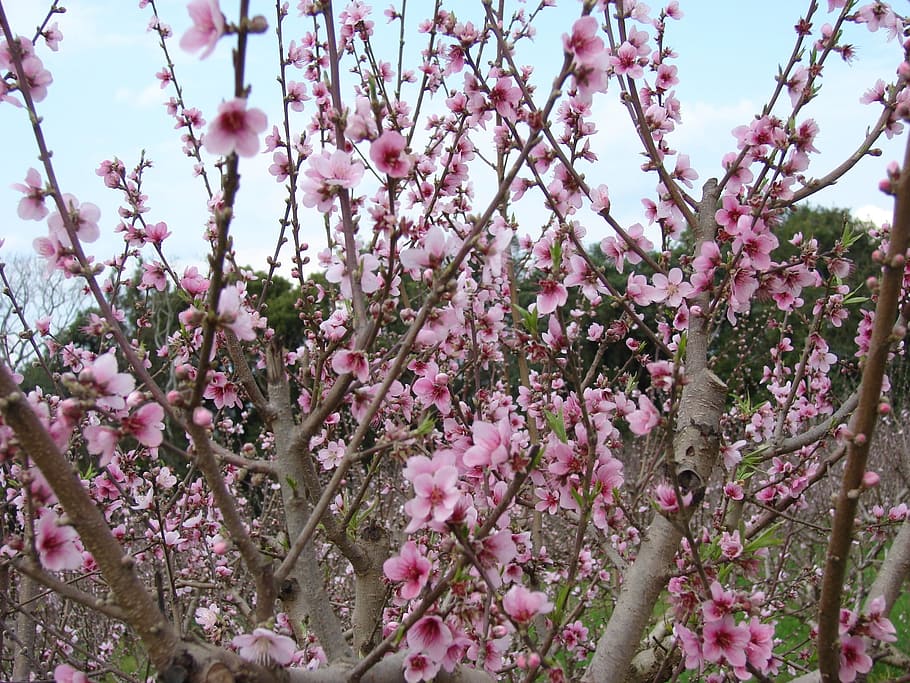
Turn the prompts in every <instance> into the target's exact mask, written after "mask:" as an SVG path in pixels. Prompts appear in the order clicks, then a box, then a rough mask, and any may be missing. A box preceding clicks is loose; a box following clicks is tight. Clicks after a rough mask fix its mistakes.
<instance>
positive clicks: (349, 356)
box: [332, 349, 370, 382]
mask: <svg viewBox="0 0 910 683" xmlns="http://www.w3.org/2000/svg"><path fill="white" fill-rule="evenodd" d="M332 370H334V371H335V372H337V373H338V374H339V375H346V374H348V373H350V374H352V375H354V376H355V377H356V378H357V379H358V380H359V381H361V382H366V381H367V380H368V379H369V378H370V364H369V362H368V361H367V357H366V356H365V355H364V353H363V351H349V350H348V349H342V350H341V351H339V352H338V353H336V354H335V355H334V356H332Z"/></svg>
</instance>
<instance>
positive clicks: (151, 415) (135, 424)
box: [123, 403, 164, 448]
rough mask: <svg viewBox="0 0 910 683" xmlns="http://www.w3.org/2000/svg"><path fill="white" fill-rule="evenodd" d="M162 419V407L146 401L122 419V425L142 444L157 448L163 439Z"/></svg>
mask: <svg viewBox="0 0 910 683" xmlns="http://www.w3.org/2000/svg"><path fill="white" fill-rule="evenodd" d="M162 420H164V408H162V407H161V406H160V405H158V404H157V403H146V404H145V405H144V406H142V407H141V408H139V410H137V411H135V412H134V413H133V414H132V415H130V416H129V418H127V419H126V420H124V421H123V426H124V428H125V429H126V431H127V432H128V433H129V434H131V435H132V436H134V437H135V438H136V440H137V441H138V442H139V443H141V444H142V445H143V446H148V447H149V448H157V447H158V446H160V445H161V442H162V440H163V439H164V435H163V434H162V431H163V430H164V423H163V422H162Z"/></svg>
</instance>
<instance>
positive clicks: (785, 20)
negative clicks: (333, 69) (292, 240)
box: [0, 0, 902, 267]
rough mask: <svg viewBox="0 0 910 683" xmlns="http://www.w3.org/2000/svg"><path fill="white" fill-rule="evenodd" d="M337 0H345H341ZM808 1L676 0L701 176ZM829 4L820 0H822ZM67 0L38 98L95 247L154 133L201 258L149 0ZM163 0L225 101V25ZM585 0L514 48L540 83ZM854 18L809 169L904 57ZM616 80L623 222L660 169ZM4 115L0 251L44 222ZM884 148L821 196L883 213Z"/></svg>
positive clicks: (33, 162)
mask: <svg viewBox="0 0 910 683" xmlns="http://www.w3.org/2000/svg"><path fill="white" fill-rule="evenodd" d="M221 4H222V9H223V10H224V11H225V13H226V14H229V15H230V14H231V13H233V12H236V9H233V8H234V6H235V5H236V3H235V2H229V1H227V0H222V3H221ZM336 4H337V6H338V7H339V8H340V7H343V4H344V3H336ZM388 4H389V2H388V1H386V0H384V1H383V2H380V3H377V4H376V6H375V7H376V9H375V12H374V17H373V18H374V20H375V21H376V24H377V28H379V27H380V26H382V25H384V24H385V17H383V15H382V9H383V8H384V7H386V6H388ZM529 4H530V3H529ZM650 4H651V5H652V7H656V6H657V3H650ZM806 4H807V3H803V2H798V1H796V0H765V2H762V3H756V2H745V1H737V2H716V1H715V0H681V1H680V6H681V8H682V10H683V12H684V13H685V15H686V16H685V17H684V19H683V20H682V21H680V22H671V24H670V27H669V33H668V39H667V42H668V44H669V45H670V46H672V47H673V48H674V49H675V50H676V51H677V52H678V54H679V58H678V60H676V62H675V63H676V64H677V66H678V67H679V78H680V81H681V82H680V85H679V86H678V88H677V92H678V97H679V99H680V100H681V102H682V115H683V125H682V126H681V127H680V129H679V130H678V131H677V132H676V133H674V134H673V136H672V138H671V145H672V146H673V147H674V148H675V149H677V150H679V151H680V152H681V153H686V154H689V155H690V157H691V159H692V164H693V166H694V167H695V168H696V169H697V170H698V172H699V174H700V176H701V180H704V179H706V178H708V177H710V176H712V175H718V174H719V173H720V165H719V164H720V159H721V157H722V156H723V154H724V153H726V152H728V151H731V150H733V149H734V148H735V144H734V139H733V137H732V135H731V134H730V131H731V130H732V129H733V128H734V127H735V126H737V125H740V124H744V123H748V121H749V120H750V119H751V118H752V116H753V115H754V114H755V113H756V112H758V111H759V109H760V108H761V106H762V102H763V99H764V98H765V97H767V95H768V94H769V93H770V92H771V91H772V89H773V87H774V80H773V76H774V74H775V72H776V70H777V66H778V64H779V63H781V62H783V61H784V60H786V59H787V57H788V56H789V54H790V50H791V49H792V45H793V40H794V31H793V25H794V24H795V23H796V21H797V19H798V17H799V12H800V11H801V10H802V9H804V5H806ZM821 4H822V9H823V10H824V8H825V6H826V3H824V2H822V3H821ZM3 5H4V7H5V8H6V10H7V12H8V14H9V15H10V18H11V21H12V22H13V26H14V30H15V31H17V32H19V33H22V34H25V35H31V33H32V32H33V30H34V26H35V25H36V24H37V22H38V21H40V19H41V17H43V11H42V9H41V8H42V7H43V6H44V3H42V2H39V1H37V0H12V1H11V2H10V0H7V1H6V2H4V3H3ZM70 5H71V6H68V7H67V9H68V11H67V13H66V14H64V15H60V16H58V17H57V20H58V22H59V24H60V28H61V30H62V31H63V34H64V41H63V43H62V44H61V50H60V52H58V53H50V52H48V51H47V50H46V49H42V50H41V56H42V58H43V59H44V60H45V64H46V66H47V68H49V69H50V70H51V72H52V73H53V75H54V84H53V85H52V86H51V89H50V93H49V95H48V98H47V99H46V100H45V101H44V102H42V103H40V105H39V107H40V113H41V115H42V116H43V117H44V121H45V133H46V135H47V137H48V140H49V142H50V145H51V148H52V149H53V150H54V162H55V165H56V167H57V171H58V176H59V177H60V179H61V182H62V184H63V188H64V190H65V191H67V192H71V193H73V194H74V195H76V196H77V197H78V198H79V199H80V200H81V201H90V202H94V203H95V204H98V205H99V206H100V207H101V208H102V232H103V233H104V234H105V237H104V241H103V242H102V243H100V244H99V245H98V248H97V249H95V252H96V253H97V254H98V255H99V257H100V258H105V257H107V256H108V255H109V254H111V253H113V252H114V251H115V250H116V249H117V248H118V244H119V243H118V241H117V239H116V238H114V237H111V233H112V229H113V227H114V226H115V225H116V224H117V222H118V219H117V214H116V209H117V205H118V201H119V197H118V196H117V194H116V193H114V192H112V191H110V190H108V189H106V188H105V187H104V186H103V185H102V183H101V181H100V179H99V178H98V177H97V176H96V175H95V173H94V170H95V168H97V166H98V164H99V162H101V161H102V160H103V159H107V158H113V157H114V156H115V155H116V156H118V157H119V158H120V159H122V160H123V161H124V162H125V163H126V164H127V165H128V166H130V165H131V164H133V163H135V161H136V160H137V159H138V157H139V153H140V150H142V149H145V150H146V153H147V154H148V156H149V157H150V158H151V159H152V160H153V161H154V163H155V167H154V168H153V169H152V171H150V172H149V174H148V179H147V186H146V194H148V195H149V202H148V204H149V206H150V207H151V211H150V213H149V215H148V218H149V219H150V220H151V221H153V222H157V221H160V220H164V221H166V222H167V223H168V225H169V227H170V229H171V231H172V232H173V233H174V236H173V237H172V238H171V239H170V240H169V241H170V242H171V244H170V250H169V254H171V255H172V256H173V257H174V260H175V261H177V262H178V263H200V262H202V261H203V259H204V256H205V254H204V243H203V242H202V241H201V239H200V235H201V233H202V226H203V224H204V221H205V215H206V209H205V194H204V191H203V188H202V185H201V182H200V181H199V180H198V179H196V178H194V177H193V176H192V163H191V162H190V161H189V160H188V159H186V158H185V157H183V156H182V154H181V153H180V142H179V131H176V130H174V128H173V120H172V119H171V118H170V117H168V116H167V115H166V113H165V110H164V107H163V106H162V103H163V102H164V101H165V100H167V98H168V97H169V96H170V94H171V93H170V92H169V91H167V90H161V89H160V88H159V84H158V81H157V80H156V79H155V77H154V74H155V73H156V72H157V71H158V70H159V69H161V67H162V66H163V65H164V60H163V56H162V54H161V52H160V49H159V48H158V46H157V40H156V36H155V35H154V34H153V33H149V32H147V30H146V26H147V24H148V19H149V17H150V11H149V10H148V9H145V10H140V9H138V2H136V0H72V2H71V3H70ZM295 5H296V2H293V3H292V7H291V20H292V21H291V22H290V24H289V25H290V27H291V28H290V30H289V35H288V36H287V38H288V39H290V38H296V39H298V40H299V38H300V36H301V35H302V33H303V32H304V31H305V30H306V29H305V26H306V24H305V23H304V22H303V21H298V20H296V11H295ZM430 6H431V3H430V2H429V0H419V1H415V0H412V2H410V3H409V8H410V10H411V11H413V12H414V14H416V11H417V10H420V9H422V8H424V7H426V8H429V7H430ZM453 6H455V7H456V8H457V10H456V11H457V12H467V10H466V9H464V8H465V7H467V6H468V3H467V2H459V3H454V5H453ZM158 7H159V12H160V14H161V16H162V18H163V20H164V21H165V22H166V23H168V24H170V25H171V26H172V27H173V29H174V33H175V38H174V39H172V40H171V42H170V49H171V51H172V57H173V58H174V60H175V62H176V64H177V70H178V77H179V78H180V80H181V83H182V85H183V87H184V93H185V96H186V99H187V101H188V103H189V104H190V105H191V106H196V107H198V108H200V109H201V110H202V111H203V113H204V115H205V117H206V119H211V118H212V115H213V114H214V112H215V108H216V106H217V104H218V102H219V101H221V99H223V98H226V97H229V96H230V94H231V92H232V78H233V77H232V74H231V70H230V51H231V50H230V44H229V40H224V41H222V42H221V43H219V45H218V46H217V48H216V50H215V53H214V54H213V55H212V56H211V57H209V58H208V59H206V60H204V61H200V60H199V59H197V58H196V57H195V56H193V55H189V54H186V53H183V52H182V51H181V50H180V49H179V47H178V46H177V39H179V36H180V35H182V33H183V31H184V30H185V29H186V27H187V26H188V23H189V19H188V15H187V13H186V2H185V1H184V0H160V1H159V2H158ZM252 11H253V13H261V14H264V15H266V16H267V17H271V16H272V15H273V13H274V3H273V2H265V1H264V0H252ZM579 11H580V3H579V2H575V1H574V0H573V1H567V0H559V2H558V7H557V8H555V9H552V10H549V14H548V15H546V16H548V17H549V18H548V19H547V21H545V22H543V23H541V24H539V26H538V30H539V33H538V35H537V37H536V39H535V44H534V52H533V55H530V56H529V55H528V54H527V53H525V54H524V56H523V57H520V59H519V61H520V62H521V63H530V64H533V65H534V66H535V68H536V70H537V74H536V76H535V78H537V79H538V81H537V82H538V83H539V84H540V85H541V86H542V89H543V88H544V87H546V86H547V85H548V84H549V80H550V77H549V74H548V68H552V65H553V64H557V63H559V62H560V61H561V59H562V47H561V42H560V36H561V34H562V33H563V32H565V31H567V30H569V27H570V26H571V23H572V21H573V19H574V18H575V17H577V16H578V14H579ZM823 17H824V13H823V12H822V18H821V19H820V20H818V21H816V22H815V23H816V26H818V25H820V24H821V23H824V18H823ZM415 19H416V16H415ZM849 29H850V31H849V33H848V40H849V41H850V42H852V43H854V44H856V46H857V49H858V54H859V59H858V60H857V61H856V62H855V63H854V64H853V65H852V66H847V65H845V64H843V63H841V62H840V60H837V61H836V62H834V61H832V62H831V63H830V66H829V67H828V68H827V72H826V77H825V79H824V83H825V86H824V87H823V89H822V92H821V95H820V96H819V98H818V99H817V101H816V102H815V103H814V104H813V105H812V107H811V110H810V114H811V115H812V116H813V117H814V118H816V120H817V121H818V122H819V125H820V127H821V134H820V137H819V138H818V140H817V142H816V146H817V147H819V148H820V149H821V150H822V154H821V155H819V156H817V157H816V158H814V159H813V165H812V167H811V168H810V171H811V172H812V173H813V175H823V174H824V173H825V172H826V171H827V170H828V169H829V168H831V167H833V166H834V165H836V164H837V163H838V162H839V161H840V159H842V158H843V157H844V156H845V155H846V154H849V152H850V151H852V149H854V148H855V146H856V145H857V144H858V143H859V141H860V140H861V139H862V137H863V134H864V132H865V128H866V126H867V125H868V123H870V122H871V121H873V120H874V118H875V117H876V116H877V114H878V112H877V110H875V109H873V108H872V107H868V106H865V105H861V104H860V103H859V101H858V100H859V97H860V96H861V94H862V93H863V91H864V90H865V89H867V88H868V87H870V86H871V85H872V84H873V83H874V82H875V79H876V78H877V77H885V78H888V77H890V75H891V74H893V73H894V69H895V67H896V65H897V64H898V63H899V61H900V59H901V49H900V46H899V44H898V43H897V42H894V41H892V42H890V43H888V42H886V41H885V36H884V35H882V34H872V33H869V32H868V31H866V29H865V28H864V27H861V26H851V27H849ZM410 35H411V37H412V38H413V40H414V45H415V48H414V49H419V47H420V45H421V44H422V38H423V37H422V36H421V35H419V34H417V33H416V31H412V32H411V34H410ZM377 44H378V45H379V50H380V51H381V50H383V49H388V50H389V51H390V52H389V55H391V54H392V52H391V51H392V50H395V49H397V40H391V39H385V40H382V39H381V38H377ZM274 56H275V47H274V41H273V40H272V37H271V32H270V33H269V34H267V35H266V36H255V37H253V38H252V39H251V52H250V71H249V73H250V78H251V80H252V82H253V83H254V89H253V94H252V102H253V105H255V106H258V107H260V108H262V109H264V110H266V111H267V113H269V115H270V125H271V123H272V121H273V120H274V121H275V122H277V119H273V117H272V114H273V112H275V111H277V96H276V93H277V92H278V91H277V86H276V85H275V75H276V70H275V67H274V63H275V59H274ZM616 91H617V90H616V88H615V86H613V87H612V88H611V92H610V93H608V94H606V95H603V96H600V97H598V98H597V99H595V104H594V111H595V114H596V116H595V120H596V123H597V126H598V129H599V130H600V131H601V133H600V134H599V135H598V136H597V137H596V139H595V140H596V141H595V144H594V151H595V152H596V153H597V154H598V156H599V157H600V160H599V162H597V163H596V164H594V165H592V166H591V167H589V168H586V169H584V170H585V173H586V175H587V178H588V181H589V182H593V183H594V184H597V183H600V182H605V183H607V184H608V185H609V187H610V195H611V198H612V201H613V207H614V213H615V215H616V217H617V218H618V220H620V222H621V223H623V224H625V225H628V224H630V223H633V222H636V221H642V222H644V221H643V218H642V213H641V203H640V200H641V198H642V197H646V196H652V194H653V185H654V178H653V176H645V175H643V174H641V173H638V172H636V169H637V168H638V165H639V163H640V156H639V154H640V148H639V143H638V141H637V139H636V137H635V134H634V132H633V131H632V129H631V126H630V124H629V123H628V121H627V118H626V116H625V114H624V112H623V110H622V109H621V107H620V105H619V104H618V103H617V102H616ZM784 100H785V102H788V101H789V100H788V99H787V98H784ZM299 116H301V117H303V116H306V114H303V115H299ZM298 124H299V125H300V126H302V125H305V119H304V118H301V119H299V121H298ZM0 130H3V131H4V133H5V136H4V151H3V155H2V157H0V158H2V160H3V161H2V163H0V216H3V222H2V223H0V226H2V227H0V237H3V238H5V239H6V245H5V246H4V247H3V251H4V252H7V253H9V252H11V251H16V252H21V251H28V250H30V249H31V241H32V239H34V237H36V236H39V235H43V234H45V231H46V229H45V226H44V224H43V223H41V224H39V223H36V222H22V221H19V220H18V218H17V217H16V215H15V209H16V204H17V202H18V200H19V197H20V195H19V194H18V193H17V192H15V191H14V190H12V189H10V188H9V186H10V184H11V183H17V182H22V181H23V178H24V177H25V172H26V171H27V169H28V168H29V166H35V167H36V168H37V167H39V165H38V162H37V159H36V152H35V147H34V142H33V141H32V139H31V137H30V129H29V127H28V125H27V120H26V117H25V114H24V112H23V111H22V110H19V109H14V108H13V107H11V106H9V105H2V106H0ZM882 148H883V155H882V156H881V157H879V158H874V159H873V158H868V159H865V160H864V161H863V162H861V164H860V165H859V167H858V168H857V169H856V170H855V171H854V173H852V174H851V176H850V177H849V178H848V179H847V180H845V181H843V182H842V183H840V184H838V185H837V186H836V187H835V188H833V189H832V190H829V191H827V192H825V193H823V194H821V195H819V196H818V197H817V199H816V200H815V203H817V204H822V205H826V206H839V207H846V208H850V209H853V210H854V211H857V212H859V213H860V214H861V215H863V216H872V217H874V218H876V219H878V220H881V219H883V218H885V217H887V216H889V215H890V212H891V206H890V202H889V201H888V198H887V197H885V196H883V195H881V194H880V193H879V192H878V190H877V183H878V180H879V179H880V178H882V177H884V169H885V166H886V164H887V162H888V161H890V160H893V159H900V158H901V156H902V154H901V148H902V140H900V139H895V140H894V141H891V142H890V143H888V144H883V145H882ZM210 161H214V159H211V160H210ZM270 162H271V159H270V156H269V155H260V156H259V157H257V158H256V159H253V160H245V161H244V163H243V165H242V167H241V173H242V181H241V194H240V199H239V204H238V207H237V219H236V221H235V224H234V230H233V234H234V238H235V244H236V248H237V250H238V253H239V255H240V257H241V260H243V261H246V262H248V263H250V264H254V265H255V264H259V265H260V267H261V266H262V264H263V263H264V258H265V256H266V255H267V254H270V253H271V252H272V250H273V248H274V244H273V241H274V238H273V236H274V235H277V219H278V218H279V216H280V215H281V212H282V209H283V207H284V196H283V192H282V190H281V186H279V185H278V184H277V183H276V182H275V181H274V179H273V178H272V177H271V176H269V175H268V173H267V168H268V166H269V164H270ZM308 223H309V224H310V225H312V226H314V227H313V229H312V231H311V235H312V239H313V240H314V241H316V240H318V238H319V235H321V234H323V233H322V229H321V221H320V220H319V217H318V216H311V217H310V219H309V221H308ZM537 227H538V226H536V225H528V226H527V229H522V230H520V232H531V233H532V234H533V233H534V232H535V231H536V230H537ZM606 234H607V233H606V232H605V230H604V229H603V228H602V226H601V225H599V224H595V225H592V226H591V228H590V232H589V235H590V237H592V238H599V237H602V236H605V235H606ZM314 247H316V244H314ZM318 248H321V246H320V247H318ZM314 250H315V249H314ZM284 260H285V261H287V260H288V259H287V258H285V259H284Z"/></svg>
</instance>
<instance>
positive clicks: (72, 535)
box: [35, 511, 82, 572]
mask: <svg viewBox="0 0 910 683" xmlns="http://www.w3.org/2000/svg"><path fill="white" fill-rule="evenodd" d="M78 538H79V534H77V533H76V530H75V529H73V527H71V526H64V525H61V524H60V518H59V517H58V516H57V515H56V514H55V513H53V512H50V511H48V512H45V513H44V515H42V516H41V518H40V519H39V520H38V523H37V524H36V525H35V549H36V550H37V551H38V557H39V558H40V559H41V564H42V565H44V568H45V569H47V570H48V571H52V572H58V571H62V570H64V569H79V567H81V566H82V550H81V548H79V546H78V545H77V540H78Z"/></svg>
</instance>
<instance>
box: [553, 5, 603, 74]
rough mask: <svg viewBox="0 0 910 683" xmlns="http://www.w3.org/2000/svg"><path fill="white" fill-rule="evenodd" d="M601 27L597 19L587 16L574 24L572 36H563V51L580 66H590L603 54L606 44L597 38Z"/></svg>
mask: <svg viewBox="0 0 910 683" xmlns="http://www.w3.org/2000/svg"><path fill="white" fill-rule="evenodd" d="M599 30H600V25H599V24H598V22H597V19H595V18H594V17H592V16H591V15H586V16H583V17H581V18H580V19H577V20H576V21H575V23H574V24H572V35H571V36H569V35H567V34H565V33H564V34H563V36H562V45H563V49H564V50H565V51H566V52H567V53H569V54H570V55H572V56H573V57H574V58H575V62H576V63H577V64H580V65H586V64H590V63H591V62H592V61H593V60H595V59H596V58H597V57H598V55H600V54H601V53H602V52H603V49H604V42H603V40H601V39H600V38H598V37H597V32H598V31H599Z"/></svg>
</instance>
